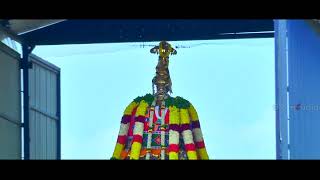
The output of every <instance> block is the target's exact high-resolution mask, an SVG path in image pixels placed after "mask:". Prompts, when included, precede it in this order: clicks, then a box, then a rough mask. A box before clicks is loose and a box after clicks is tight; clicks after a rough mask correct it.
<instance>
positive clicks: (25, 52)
mask: <svg viewBox="0 0 320 180" xmlns="http://www.w3.org/2000/svg"><path fill="white" fill-rule="evenodd" d="M34 47H35V46H29V45H27V44H24V43H23V44H22V60H21V68H22V70H23V128H24V129H23V130H24V131H23V133H24V135H23V136H24V148H23V150H24V159H26V160H29V159H30V136H29V135H30V124H29V118H30V117H29V113H30V103H29V68H30V67H31V66H30V63H29V55H30V53H31V52H32V50H33V49H34Z"/></svg>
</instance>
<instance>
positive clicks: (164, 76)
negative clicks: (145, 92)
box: [150, 41, 177, 105]
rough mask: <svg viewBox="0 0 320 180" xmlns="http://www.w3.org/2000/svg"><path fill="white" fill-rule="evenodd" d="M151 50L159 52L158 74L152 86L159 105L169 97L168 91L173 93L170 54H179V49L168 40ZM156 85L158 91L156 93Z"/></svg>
mask: <svg viewBox="0 0 320 180" xmlns="http://www.w3.org/2000/svg"><path fill="white" fill-rule="evenodd" d="M150 52H151V53H156V54H159V60H158V64H157V67H156V75H155V77H154V78H153V79H152V88H153V94H154V95H155V97H156V99H157V105H161V103H162V101H163V100H165V99H166V98H167V97H168V93H172V82H171V78H170V73H169V69H168V66H169V56H170V55H175V54H177V51H176V50H175V49H174V48H172V47H171V45H170V44H169V43H168V42H166V41H161V42H160V44H159V45H158V46H155V47H154V48H152V49H151V50H150ZM154 86H156V93H154Z"/></svg>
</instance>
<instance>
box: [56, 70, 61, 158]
mask: <svg viewBox="0 0 320 180" xmlns="http://www.w3.org/2000/svg"><path fill="white" fill-rule="evenodd" d="M60 78H61V75H60V72H59V73H58V74H57V117H58V122H57V123H58V127H57V128H58V129H57V159H58V160H60V159H61V110H60V109H61V88H60V83H61V79H60Z"/></svg>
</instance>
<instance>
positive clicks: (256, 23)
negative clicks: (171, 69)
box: [19, 19, 274, 45]
mask: <svg viewBox="0 0 320 180" xmlns="http://www.w3.org/2000/svg"><path fill="white" fill-rule="evenodd" d="M48 21H49V20H48ZM54 22H56V23H54V24H52V20H51V21H50V24H51V25H47V26H45V27H42V28H38V29H35V30H32V31H28V32H25V33H21V32H20V34H19V37H20V38H22V39H23V40H25V41H26V42H28V43H30V44H33V45H59V44H90V43H117V42H150V41H161V40H166V41H182V40H209V39H233V38H263V37H273V36H274V33H273V31H274V29H273V20H266V19H261V20H251V19H250V20H243V19H236V20H231V19H221V20H218V19H214V20H209V19H206V20H200V19H187V20H179V19H177V20H174V19H155V20H152V19H147V20H136V19H113V20H111V19H108V20H104V19H99V20H80V19H79V20H65V21H54ZM21 23H22V22H21ZM48 23H49V22H48ZM22 29H23V28H22Z"/></svg>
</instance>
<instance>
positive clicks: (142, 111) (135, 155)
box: [130, 100, 149, 160]
mask: <svg viewBox="0 0 320 180" xmlns="http://www.w3.org/2000/svg"><path fill="white" fill-rule="evenodd" d="M148 106H149V105H148V103H146V102H145V101H144V100H142V101H140V103H139V106H138V108H137V111H136V114H135V116H136V117H138V116H143V117H145V115H146V111H147V108H148ZM143 126H144V124H143V123H141V122H135V126H134V129H133V135H138V136H141V138H142V135H143ZM141 146H142V144H141V143H140V142H133V143H132V146H131V153H130V159H133V160H138V159H139V157H140V151H141Z"/></svg>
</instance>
